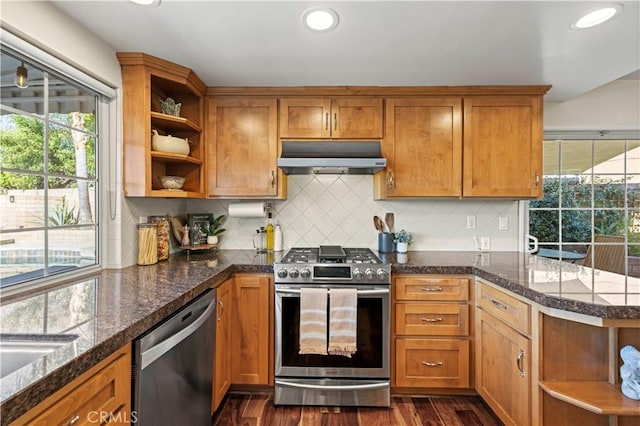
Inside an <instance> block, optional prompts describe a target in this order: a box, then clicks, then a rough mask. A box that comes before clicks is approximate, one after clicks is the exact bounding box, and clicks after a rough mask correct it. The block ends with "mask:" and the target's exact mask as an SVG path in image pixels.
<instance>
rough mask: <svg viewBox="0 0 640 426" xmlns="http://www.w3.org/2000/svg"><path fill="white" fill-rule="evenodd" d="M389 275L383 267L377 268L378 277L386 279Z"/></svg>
mask: <svg viewBox="0 0 640 426" xmlns="http://www.w3.org/2000/svg"><path fill="white" fill-rule="evenodd" d="M388 277H389V274H388V273H387V271H385V270H384V269H378V279H379V280H386V279H387V278H388Z"/></svg>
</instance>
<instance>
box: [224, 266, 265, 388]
mask: <svg viewBox="0 0 640 426" xmlns="http://www.w3.org/2000/svg"><path fill="white" fill-rule="evenodd" d="M233 280H234V282H233V292H232V294H233V301H232V318H233V321H232V322H231V327H230V329H231V382H232V383H233V384H244V385H272V384H273V321H274V318H273V316H274V315H273V309H274V301H273V298H274V295H273V276H272V274H237V275H235V276H234V279H233Z"/></svg>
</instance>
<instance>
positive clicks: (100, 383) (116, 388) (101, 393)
mask: <svg viewBox="0 0 640 426" xmlns="http://www.w3.org/2000/svg"><path fill="white" fill-rule="evenodd" d="M114 355H115V356H116V358H115V359H113V360H111V361H110V362H109V361H107V363H106V364H105V365H100V366H97V367H98V368H96V367H94V369H91V370H89V371H88V372H87V373H85V374H83V375H82V376H80V378H79V379H80V380H81V381H80V382H72V383H70V385H68V386H67V387H65V388H63V389H61V390H60V391H58V392H57V393H55V394H53V395H52V396H51V397H49V398H48V399H46V400H44V401H43V402H42V403H41V404H40V405H39V406H36V407H35V408H34V409H32V410H31V411H29V412H28V413H27V414H25V415H24V416H22V417H21V418H19V419H18V420H17V422H16V423H14V425H23V424H29V425H52V424H56V425H57V424H73V425H74V426H80V425H92V424H104V423H105V420H106V421H107V422H108V423H109V424H118V425H119V424H121V425H125V424H130V423H131V421H132V420H134V419H133V418H131V416H130V412H129V411H130V409H129V402H130V398H131V352H130V351H129V349H126V350H121V351H119V354H114ZM103 362H104V361H103ZM76 380H78V379H76Z"/></svg>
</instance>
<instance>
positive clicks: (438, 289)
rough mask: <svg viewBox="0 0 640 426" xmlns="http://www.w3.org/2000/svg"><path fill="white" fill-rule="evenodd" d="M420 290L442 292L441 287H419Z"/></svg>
mask: <svg viewBox="0 0 640 426" xmlns="http://www.w3.org/2000/svg"><path fill="white" fill-rule="evenodd" d="M420 290H422V291H426V292H434V291H442V290H444V289H443V288H442V287H421V288H420Z"/></svg>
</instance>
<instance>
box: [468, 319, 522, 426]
mask: <svg viewBox="0 0 640 426" xmlns="http://www.w3.org/2000/svg"><path fill="white" fill-rule="evenodd" d="M477 312H478V316H477V322H476V327H477V328H476V390H477V391H478V393H479V394H480V395H481V396H482V397H483V398H484V400H485V401H486V402H487V404H489V406H490V407H491V408H492V409H493V411H494V412H495V413H496V414H497V415H498V417H500V419H501V420H502V421H503V422H504V423H505V424H507V425H517V426H525V425H529V424H531V376H530V371H531V369H530V364H531V361H530V360H531V357H530V354H531V342H530V341H529V339H527V338H525V337H524V336H522V335H521V334H520V333H518V332H517V331H515V330H514V329H512V328H511V327H509V326H507V325H505V324H504V323H502V322H501V321H499V320H498V319H496V318H495V317H493V316H492V315H491V314H488V313H486V312H484V311H482V310H481V309H479V308H478V310H477Z"/></svg>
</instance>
